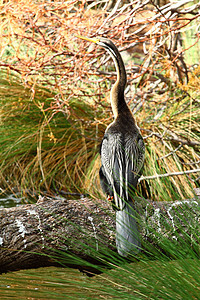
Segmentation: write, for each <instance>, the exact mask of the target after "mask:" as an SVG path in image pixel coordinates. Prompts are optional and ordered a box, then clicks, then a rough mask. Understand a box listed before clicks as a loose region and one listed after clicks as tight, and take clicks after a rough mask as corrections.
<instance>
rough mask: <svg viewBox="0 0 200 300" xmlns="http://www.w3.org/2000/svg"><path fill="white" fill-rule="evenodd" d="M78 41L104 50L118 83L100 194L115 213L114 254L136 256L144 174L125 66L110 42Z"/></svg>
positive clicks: (106, 137)
mask: <svg viewBox="0 0 200 300" xmlns="http://www.w3.org/2000/svg"><path fill="white" fill-rule="evenodd" d="M78 37H79V38H81V39H83V40H86V41H89V42H92V43H95V44H97V45H99V46H101V47H103V48H104V49H106V50H107V51H108V53H109V54H110V55H111V57H112V59H113V61H114V64H115V68H116V72H117V79H116V82H115V83H114V85H113V86H112V88H111V92H110V101H111V107H112V112H113V116H114V120H113V122H112V123H111V124H109V125H108V127H107V128H106V130H105V134H104V136H103V139H102V142H101V145H100V157H101V167H100V170H99V176H100V183H101V187H102V190H103V192H104V193H105V194H106V195H107V198H108V200H110V201H111V202H112V206H113V208H114V210H115V211H116V248H117V251H118V253H119V254H120V255H121V256H123V257H127V256H130V255H136V254H138V253H139V251H140V250H141V240H140V234H139V225H138V222H137V220H136V219H137V218H136V211H135V209H134V195H135V190H136V186H137V183H138V179H139V177H140V176H141V174H142V170H143V165H144V158H145V145H144V141H143V138H142V136H141V133H140V130H139V128H138V126H137V124H136V121H135V119H134V117H133V114H132V112H131V110H130V109H129V107H128V105H127V103H126V100H125V88H126V84H127V75H126V70H125V66H124V62H123V60H122V57H121V54H120V52H119V50H118V49H117V47H116V46H115V44H114V43H113V42H112V41H111V40H110V39H108V38H105V37H95V38H88V37H83V36H78Z"/></svg>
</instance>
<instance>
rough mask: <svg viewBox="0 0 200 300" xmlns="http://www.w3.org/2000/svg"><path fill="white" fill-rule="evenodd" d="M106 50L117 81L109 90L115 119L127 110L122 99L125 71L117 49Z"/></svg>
mask: <svg viewBox="0 0 200 300" xmlns="http://www.w3.org/2000/svg"><path fill="white" fill-rule="evenodd" d="M107 50H108V52H109V53H110V55H111V56H112V58H113V61H114V63H115V67H116V71H117V80H116V82H115V84H114V85H113V87H112V89H111V95H110V97H111V106H112V111H113V114H114V117H115V119H116V118H117V116H118V115H119V114H120V113H122V112H124V111H127V110H129V108H128V106H127V104H126V101H125V99H124V90H125V87H126V70H125V66H124V63H123V60H122V58H121V55H120V53H119V51H118V50H117V48H115V49H107Z"/></svg>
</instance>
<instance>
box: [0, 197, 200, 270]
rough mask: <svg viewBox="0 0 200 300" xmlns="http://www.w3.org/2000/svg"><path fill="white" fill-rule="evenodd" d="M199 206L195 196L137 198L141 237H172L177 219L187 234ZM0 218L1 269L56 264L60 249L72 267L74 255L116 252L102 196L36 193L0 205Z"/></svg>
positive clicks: (197, 217)
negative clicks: (34, 198) (29, 199)
mask: <svg viewBox="0 0 200 300" xmlns="http://www.w3.org/2000/svg"><path fill="white" fill-rule="evenodd" d="M199 207H200V199H199V196H196V197H195V198H194V199H190V200H185V201H176V202H151V201H149V200H144V199H141V198H139V197H138V198H136V200H135V208H136V211H137V212H138V220H139V224H140V229H141V237H142V239H152V237H153V236H154V235H155V232H160V233H161V234H162V235H163V236H166V237H168V238H173V235H174V234H175V233H176V230H177V228H179V229H180V224H181V226H182V227H183V228H184V231H188V234H190V232H189V231H190V229H189V224H190V222H191V220H192V222H193V221H194V220H195V222H196V223H197V224H198V225H199V220H200V209H199ZM0 219H1V223H0V273H3V272H7V271H11V270H19V269H24V268H36V267H41V266H50V265H58V264H59V262H61V263H62V258H61V257H62V255H61V252H62V253H68V254H69V253H70V255H71V261H70V260H69V259H68V264H67V265H69V266H74V262H73V257H75V256H77V257H79V258H83V259H85V260H89V261H93V260H95V255H96V254H95V253H97V252H96V251H98V253H101V252H102V251H103V249H104V250H105V249H112V250H114V251H116V247H115V212H114V211H113V210H112V208H111V205H110V203H109V202H107V201H102V200H101V201H100V200H99V201H95V200H91V199H88V198H83V199H79V200H65V199H60V200H55V199H52V198H48V197H41V196H40V197H39V200H38V202H37V203H36V204H28V205H22V206H19V207H13V208H4V209H0ZM163 220H165V221H163ZM166 224H170V229H169V226H166ZM154 242H155V241H154ZM94 250H95V251H94ZM59 256H60V258H58V257H59ZM56 258H57V260H56ZM57 261H59V262H57ZM80 264H81V263H80ZM65 265H66V264H65Z"/></svg>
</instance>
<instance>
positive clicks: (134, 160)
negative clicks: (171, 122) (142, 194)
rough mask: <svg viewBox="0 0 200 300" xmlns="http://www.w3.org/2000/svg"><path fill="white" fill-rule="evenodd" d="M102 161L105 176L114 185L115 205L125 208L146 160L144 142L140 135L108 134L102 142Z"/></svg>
mask: <svg viewBox="0 0 200 300" xmlns="http://www.w3.org/2000/svg"><path fill="white" fill-rule="evenodd" d="M101 161H102V165H103V167H104V171H105V176H106V178H107V181H108V183H109V184H110V185H111V186H112V189H113V195H114V199H115V205H116V207H117V208H118V209H121V210H122V209H123V208H124V206H125V203H126V201H128V199H129V193H130V189H131V187H132V190H133V188H134V187H136V185H137V180H138V178H139V176H140V175H139V172H140V170H141V168H142V166H143V162H144V143H143V140H142V137H141V136H140V135H138V136H137V137H136V138H135V139H134V138H132V137H131V136H128V137H127V138H126V137H122V136H121V135H120V134H115V135H112V134H111V135H110V134H108V133H107V134H106V135H105V136H104V139H103V141H102V144H101Z"/></svg>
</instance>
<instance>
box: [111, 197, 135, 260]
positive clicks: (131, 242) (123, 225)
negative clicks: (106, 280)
mask: <svg viewBox="0 0 200 300" xmlns="http://www.w3.org/2000/svg"><path fill="white" fill-rule="evenodd" d="M116 246H117V250H118V253H119V254H120V255H122V256H125V257H126V256H128V255H129V254H133V255H134V254H137V253H138V252H139V251H140V246H141V244H140V236H139V231H138V225H137V221H136V214H135V210H134V207H133V202H132V201H131V202H130V203H127V204H126V205H125V207H124V209H123V210H118V211H116Z"/></svg>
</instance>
